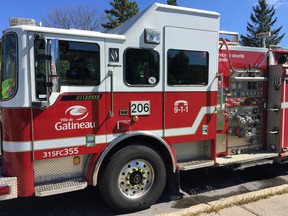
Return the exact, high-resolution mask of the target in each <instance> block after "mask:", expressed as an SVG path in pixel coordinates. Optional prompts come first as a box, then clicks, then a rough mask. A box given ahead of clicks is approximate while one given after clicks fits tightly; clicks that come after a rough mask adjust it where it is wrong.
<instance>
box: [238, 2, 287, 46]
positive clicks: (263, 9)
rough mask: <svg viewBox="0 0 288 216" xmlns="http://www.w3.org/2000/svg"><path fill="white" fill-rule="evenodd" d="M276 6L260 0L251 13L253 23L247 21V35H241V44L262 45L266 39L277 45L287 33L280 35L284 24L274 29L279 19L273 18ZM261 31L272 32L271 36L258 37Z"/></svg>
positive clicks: (270, 43) (267, 41) (267, 42)
mask: <svg viewBox="0 0 288 216" xmlns="http://www.w3.org/2000/svg"><path fill="white" fill-rule="evenodd" d="M275 12H276V10H275V8H274V6H272V7H269V6H268V4H267V3H266V0H258V4H257V5H256V6H253V13H251V14H250V19H251V21H252V23H249V22H248V23H247V34H246V36H244V35H241V36H240V44H242V45H243V46H252V47H261V46H262V44H263V41H262V40H265V44H266V46H267V47H268V46H269V45H277V44H279V43H280V42H281V40H282V38H283V37H284V35H285V33H284V34H282V35H280V36H279V33H280V31H281V29H282V26H280V27H279V28H276V29H272V27H273V26H274V24H275V23H276V21H277V18H273V17H274V15H275ZM260 32H271V37H269V38H266V39H261V38H256V34H258V33H260Z"/></svg>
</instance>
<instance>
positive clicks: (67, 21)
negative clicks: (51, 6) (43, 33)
mask: <svg viewBox="0 0 288 216" xmlns="http://www.w3.org/2000/svg"><path fill="white" fill-rule="evenodd" d="M105 20H106V18H105V15H104V14H102V15H99V14H98V11H97V9H96V8H91V7H90V6H89V5H79V6H76V7H73V8H72V7H68V8H65V9H56V10H54V11H52V12H51V13H49V14H48V17H47V18H44V19H43V24H44V26H48V27H56V28H64V29H82V30H91V31H102V30H103V28H102V26H101V23H103V22H105Z"/></svg>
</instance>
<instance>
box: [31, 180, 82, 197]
mask: <svg viewBox="0 0 288 216" xmlns="http://www.w3.org/2000/svg"><path fill="white" fill-rule="evenodd" d="M86 187H87V182H86V181H85V180H83V179H74V180H70V181H65V182H58V183H50V184H43V185H38V186H36V187H35V188H34V189H35V196H39V197H44V196H50V195H55V194H61V193H66V192H71V191H77V190H82V189H84V188H86Z"/></svg>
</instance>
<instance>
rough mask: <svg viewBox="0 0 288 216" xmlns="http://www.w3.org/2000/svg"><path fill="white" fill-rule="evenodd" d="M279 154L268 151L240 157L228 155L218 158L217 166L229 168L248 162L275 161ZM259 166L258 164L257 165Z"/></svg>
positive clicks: (240, 155)
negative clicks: (229, 166)
mask: <svg viewBox="0 0 288 216" xmlns="http://www.w3.org/2000/svg"><path fill="white" fill-rule="evenodd" d="M278 156H279V154H278V153H270V152H267V151H255V152H250V153H245V154H238V155H228V156H225V157H217V158H216V166H228V165H233V164H241V163H242V164H243V163H248V162H253V161H254V162H256V163H257V161H261V160H268V159H271V160H273V159H274V158H276V157H278ZM255 165H257V164H255Z"/></svg>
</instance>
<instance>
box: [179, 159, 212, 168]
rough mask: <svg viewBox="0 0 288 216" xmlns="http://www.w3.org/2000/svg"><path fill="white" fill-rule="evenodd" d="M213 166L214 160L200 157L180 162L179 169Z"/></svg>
mask: <svg viewBox="0 0 288 216" xmlns="http://www.w3.org/2000/svg"><path fill="white" fill-rule="evenodd" d="M211 166H214V160H210V159H207V158H200V159H195V160H192V161H187V162H182V163H178V167H179V170H181V171H187V170H192V169H199V168H204V167H211Z"/></svg>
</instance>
